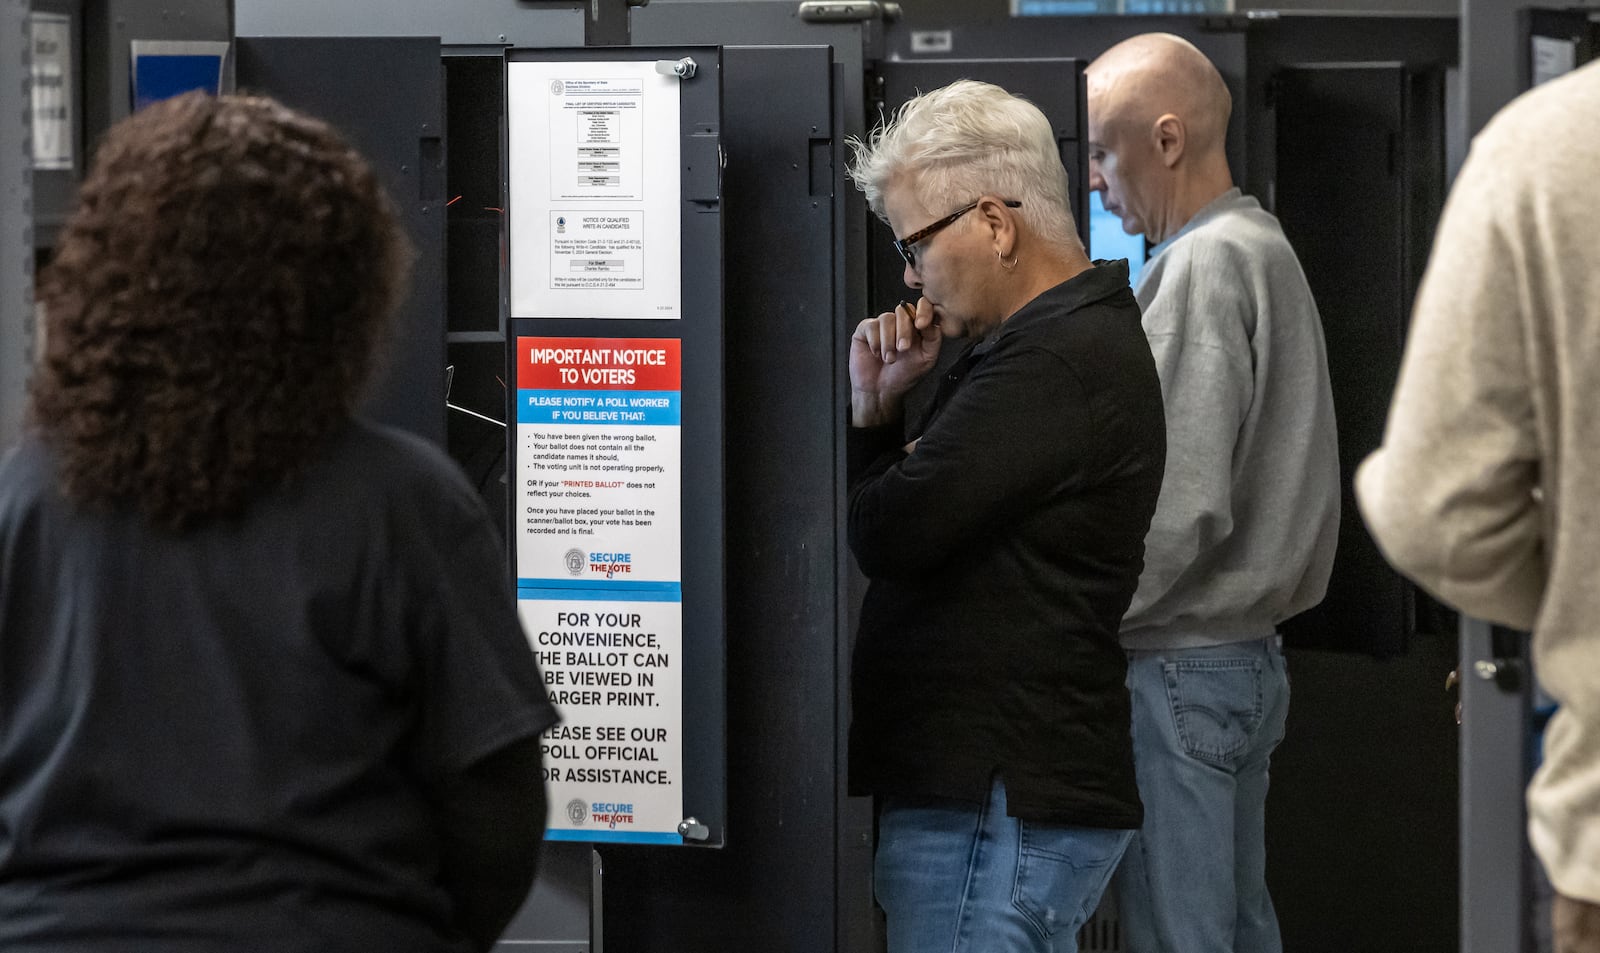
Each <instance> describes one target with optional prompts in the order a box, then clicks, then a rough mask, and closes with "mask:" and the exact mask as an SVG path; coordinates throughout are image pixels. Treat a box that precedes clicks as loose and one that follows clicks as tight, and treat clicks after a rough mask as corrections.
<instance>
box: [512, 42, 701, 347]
mask: <svg viewBox="0 0 1600 953" xmlns="http://www.w3.org/2000/svg"><path fill="white" fill-rule="evenodd" d="M679 83H680V80H678V78H677V77H675V76H664V75H662V74H661V73H658V72H656V69H655V63H654V61H651V60H638V61H621V62H572V63H560V62H541V61H513V62H511V63H510V64H508V66H507V72H506V95H507V108H508V126H507V129H508V154H509V160H510V176H509V201H510V226H509V227H510V233H511V260H510V268H509V271H510V273H511V316H512V317H514V318H565V317H583V318H677V317H681V316H682V310H683V289H682V284H683V280H682V267H683V262H682V254H681V251H680V231H681V222H682V185H681V172H680V168H679V162H678V159H679V138H680V136H681V130H680V129H679V113H680V109H679V102H678V97H679Z"/></svg>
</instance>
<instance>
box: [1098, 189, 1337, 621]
mask: <svg viewBox="0 0 1600 953" xmlns="http://www.w3.org/2000/svg"><path fill="white" fill-rule="evenodd" d="M1135 295H1136V297H1137V298H1138V299H1139V305H1140V307H1141V308H1142V309H1143V310H1144V330H1145V335H1146V336H1147V337H1148V338H1149V339H1150V349H1151V351H1152V352H1154V354H1155V358H1156V370H1157V372H1158V373H1159V374H1160V375H1161V392H1162V397H1163V399H1164V400H1165V401H1166V408H1167V467H1166V476H1165V479H1164V481H1163V482H1162V485H1161V499H1160V502H1159V503H1158V504H1157V505H1156V513H1155V518H1154V520H1152V522H1151V524H1150V534H1149V536H1147V537H1146V539H1145V568H1144V573H1143V575H1141V576H1140V577H1139V589H1138V592H1136V593H1135V594H1134V597H1133V604H1132V606H1130V607H1129V609H1128V613H1127V615H1126V616H1125V617H1124V619H1123V623H1122V643H1123V645H1124V646H1125V647H1127V648H1134V649H1152V648H1186V647H1198V646H1208V645H1223V644H1226V643H1229V642H1237V641H1241V640H1243V639H1252V638H1262V637H1264V636H1267V635H1271V634H1272V632H1273V631H1274V629H1275V627H1276V625H1277V624H1278V623H1279V622H1281V621H1283V620H1284V619H1286V618H1288V617H1289V616H1292V615H1294V614H1295V613H1297V612H1301V611H1303V610H1305V609H1308V608H1310V607H1311V606H1314V605H1316V604H1317V603H1318V602H1320V601H1321V600H1322V596H1323V594H1324V593H1325V592H1326V591H1327V587H1328V575H1329V573H1330V571H1331V570H1332V567H1333V553H1334V548H1335V545H1336V543H1337V537H1338V528H1339V452H1338V445H1337V442H1336V439H1335V433H1334V418H1333V393H1332V390H1331V388H1330V385H1329V382H1328V359H1327V352H1326V348H1325V346H1324V344H1323V340H1322V323H1321V321H1320V320H1319V318H1318V317H1317V306H1316V303H1315V302H1314V301H1312V299H1311V289H1310V288H1309V287H1307V285H1306V278H1305V274H1304V273H1303V272H1302V271H1301V270H1300V262H1299V261H1298V260H1297V259H1296V258H1295V256H1294V250H1293V249H1291V248H1290V247H1289V242H1288V239H1286V238H1284V235H1283V229H1282V228H1280V227H1279V225H1278V220H1277V219H1276V218H1274V217H1273V216H1272V215H1271V214H1270V213H1268V212H1266V211H1265V210H1263V209H1262V208H1261V205H1260V203H1258V202H1257V201H1256V200H1255V199H1253V198H1251V197H1249V196H1246V195H1243V194H1241V193H1240V191H1239V190H1238V189H1232V190H1230V191H1228V192H1226V193H1224V194H1223V195H1221V196H1219V197H1218V198H1217V199H1215V200H1214V201H1212V202H1211V203H1210V204H1209V205H1207V206H1206V207H1205V208H1203V209H1201V210H1200V211H1199V212H1198V213H1196V215H1195V216H1194V218H1192V219H1190V220H1189V223H1188V224H1187V225H1185V226H1184V227H1183V229H1182V230H1180V231H1179V232H1178V233H1177V234H1176V235H1174V236H1172V237H1171V238H1170V239H1168V240H1167V241H1165V242H1163V243H1161V244H1160V245H1158V246H1157V247H1156V249H1155V251H1154V253H1153V255H1152V257H1151V260H1150V263H1149V264H1148V265H1146V266H1145V269H1144V274H1143V275H1142V276H1141V280H1140V282H1139V287H1138V289H1137V290H1136V292H1135Z"/></svg>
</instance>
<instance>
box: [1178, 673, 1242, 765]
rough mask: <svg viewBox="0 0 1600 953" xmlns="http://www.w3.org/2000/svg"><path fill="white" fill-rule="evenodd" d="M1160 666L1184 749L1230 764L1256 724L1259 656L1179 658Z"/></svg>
mask: <svg viewBox="0 0 1600 953" xmlns="http://www.w3.org/2000/svg"><path fill="white" fill-rule="evenodd" d="M1161 668H1162V673H1163V674H1164V675H1165V677H1166V683H1167V702H1168V704H1169V705H1171V707H1172V721H1173V726H1174V727H1175V728H1176V729H1177V732H1178V741H1179V743H1180V744H1182V745H1183V750H1184V752H1185V753H1187V754H1188V755H1189V757H1191V758H1195V759H1198V760H1200V761H1204V762H1207V763H1208V764H1215V765H1218V766H1220V767H1229V766H1231V765H1232V763H1233V759H1234V758H1236V757H1237V756H1238V755H1239V754H1240V753H1242V752H1243V751H1244V750H1245V748H1246V747H1248V746H1249V744H1250V739H1251V738H1252V737H1253V736H1254V735H1255V733H1256V730H1257V729H1258V728H1260V727H1261V660H1260V659H1257V658H1220V659H1180V660H1178V661H1176V662H1167V663H1166V664H1164V665H1163V666H1162V667H1161Z"/></svg>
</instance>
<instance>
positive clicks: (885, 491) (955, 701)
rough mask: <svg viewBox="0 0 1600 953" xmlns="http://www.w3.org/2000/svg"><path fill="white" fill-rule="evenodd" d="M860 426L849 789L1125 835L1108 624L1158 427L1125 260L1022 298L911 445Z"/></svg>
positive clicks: (1121, 681) (963, 362) (1147, 512)
mask: <svg viewBox="0 0 1600 953" xmlns="http://www.w3.org/2000/svg"><path fill="white" fill-rule="evenodd" d="M903 433H904V432H903V426H902V424H901V423H899V422H895V423H893V424H890V425H887V426H883V427H874V428H851V430H850V435H849V466H850V475H851V481H850V514H849V539H850V547H851V550H852V551H853V552H854V554H855V557H856V561H857V563H858V564H859V565H860V567H861V569H862V571H863V572H864V573H865V574H866V575H867V577H868V578H869V579H870V581H871V582H870V585H869V586H868V589H867V593H866V598H865V601H864V603H863V606H862V610H861V624H860V627H859V629H858V632H857V637H856V646H855V656H854V664H853V671H852V692H853V696H852V706H853V715H854V717H853V721H852V724H851V730H850V788H851V791H852V793H855V794H875V795H879V796H888V795H932V796H940V797H950V798H958V799H963V800H969V801H973V802H982V801H983V800H984V799H985V798H986V796H987V794H988V790H989V784H990V779H991V778H992V777H993V776H994V775H996V774H998V775H999V776H1000V777H1002V778H1003V779H1004V781H1005V784H1006V801H1007V809H1008V812H1009V813H1010V814H1012V815H1013V816H1016V817H1020V818H1024V819H1027V820H1033V821H1040V822H1046V823H1058V824H1074V825H1082V826H1088V827H1112V828H1133V827H1137V826H1138V825H1139V823H1140V821H1141V819H1142V815H1143V812H1142V808H1141V805H1140V802H1139V795H1138V791H1137V788H1136V785H1135V782H1134V774H1133V753H1132V747H1131V741H1130V738H1129V706H1128V695H1127V688H1126V686H1125V678H1126V670H1127V661H1126V658H1125V656H1124V654H1123V652H1122V649H1121V648H1120V647H1119V646H1118V644H1117V626H1118V624H1119V622H1120V620H1121V618H1122V614H1123V613H1124V612H1125V611H1126V610H1127V608H1128V603H1129V601H1130V600H1131V599H1132V597H1133V592H1134V588H1135V586H1136V585H1137V583H1138V580H1139V573H1140V570H1141V568H1142V567H1143V562H1144V559H1143V556H1144V537H1145V533H1146V531H1147V530H1148V529H1149V526H1150V517H1151V514H1152V513H1153V512H1154V510H1155V506H1156V498H1157V495H1158V494H1159V493H1160V489H1161V474H1162V467H1163V464H1164V462H1165V455H1166V424H1165V418H1164V415H1163V410H1162V404H1161V385H1160V381H1159V380H1158V378H1157V376H1156V368H1155V362H1154V360H1153V359H1152V357H1151V353H1150V347H1149V344H1148V342H1147V341H1146V339H1145V336H1144V331H1143V329H1142V328H1141V326H1140V322H1139V307H1138V304H1137V303H1136V302H1135V301H1134V298H1133V294H1132V292H1131V291H1130V290H1129V289H1128V274H1127V266H1126V264H1125V263H1123V262H1113V263H1106V262H1097V263H1096V267H1094V268H1091V269H1089V270H1087V271H1085V272H1083V273H1081V274H1079V275H1076V276H1074V277H1073V278H1071V279H1069V280H1067V281H1065V282H1063V283H1061V284H1059V285H1057V286H1056V287H1054V288H1052V289H1050V290H1049V291H1046V292H1044V293H1043V294H1041V295H1039V296H1038V297H1037V298H1035V299H1034V300H1033V301H1031V302H1029V303H1028V304H1027V305H1025V306H1024V307H1023V308H1021V309H1020V310H1019V311H1017V312H1016V313H1015V314H1013V315H1012V316H1011V317H1010V318H1008V319H1007V320H1006V321H1005V322H1003V323H1002V324H1001V325H1000V327H999V328H997V329H995V330H994V331H993V332H991V333H990V334H989V335H988V336H987V337H986V338H984V339H983V340H982V341H980V342H977V343H976V344H975V345H973V346H971V347H970V348H969V349H968V351H967V353H966V354H965V355H963V357H962V358H961V359H960V360H958V361H956V362H955V364H954V365H953V366H952V368H951V370H950V371H949V372H948V373H947V374H946V375H945V377H944V379H943V380H942V381H940V386H939V390H938V393H937V395H936V397H935V398H934V405H933V409H932V412H931V414H930V416H929V419H928V423H927V425H926V427H925V429H924V430H923V432H922V434H921V436H920V439H919V441H918V443H917V445H916V449H915V452H913V453H911V454H909V455H908V454H906V453H905V452H904V450H903V449H901V445H902V444H903V442H904V441H903Z"/></svg>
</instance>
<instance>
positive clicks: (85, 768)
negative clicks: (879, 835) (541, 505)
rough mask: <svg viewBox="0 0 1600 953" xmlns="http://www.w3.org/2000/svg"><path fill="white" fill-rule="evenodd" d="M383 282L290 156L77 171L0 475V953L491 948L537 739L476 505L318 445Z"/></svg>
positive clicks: (514, 891) (184, 135) (160, 144)
mask: <svg viewBox="0 0 1600 953" xmlns="http://www.w3.org/2000/svg"><path fill="white" fill-rule="evenodd" d="M409 256H410V251H409V246H408V244H407V242H406V240H405V238H404V235H403V233H402V232H401V230H400V227H399V225H398V224H397V222H396V220H395V217H394V215H393V212H392V211H391V209H390V206H389V203H388V201H387V199H386V198H385V196H384V194H383V190H382V188H381V186H380V185H379V183H378V180H377V178H376V176H375V175H374V174H373V172H372V170H371V169H370V168H369V167H368V165H367V164H366V162H365V161H364V160H363V159H362V158H361V157H360V156H359V155H358V154H357V153H356V152H355V151H354V150H353V149H352V148H351V147H350V146H349V145H348V144H347V143H345V142H344V141H343V140H342V139H341V138H340V137H339V136H338V135H337V134H336V133H335V132H334V131H333V130H332V129H330V128H329V127H328V126H327V125H325V124H324V123H322V122H319V121H317V120H315V119H312V118H309V117H307V116H304V115H301V114H299V113H296V112H294V111H292V110H290V109H288V108H286V107H284V106H282V105H281V104H279V103H276V102H274V101H272V100H270V99H266V98H260V97H245V96H226V97H208V96H203V95H200V94H189V95H185V96H182V97H179V98H176V99H173V100H168V101H166V102H162V103H158V104H156V105H153V106H151V107H149V108H147V109H145V110H143V111H141V112H139V113H137V114H135V115H134V116H132V117H131V118H129V119H128V120H126V121H124V122H123V123H121V124H119V125H118V126H116V127H115V128H113V129H112V130H111V132H110V133H109V134H108V135H107V137H106V140H105V142H104V143H103V144H102V146H101V147H100V150H99V152H98V155H97V157H96V161H95V164H94V168H93V169H92V171H91V172H90V174H89V176H88V178H87V180H86V181H85V182H84V183H83V188H82V191H81V205H80V208H79V209H78V211H77V213H76V214H75V216H74V217H73V218H72V220H71V222H70V223H69V224H68V226H67V228H66V229H65V231H64V233H63V235H62V238H61V242H60V245H59V249H58V252H57V254H56V257H55V260H54V261H53V262H52V264H51V265H50V267H49V268H48V269H47V270H46V271H45V273H44V274H43V275H42V276H41V280H40V291H39V300H40V303H41V304H42V305H43V313H44V322H43V328H42V332H43V336H44V346H43V353H42V357H41V359H40V361H39V364H38V366H37V367H36V368H35V370H34V377H33V379H32V382H31V397H32V404H31V408H30V421H29V426H28V432H27V434H26V436H25V437H24V439H23V441H22V443H21V444H20V445H19V446H18V447H17V448H16V449H15V450H14V451H13V452H12V453H11V454H10V455H9V456H7V457H6V459H5V460H4V462H3V463H0V949H5V950H7V951H45V950H52V951H53V950H67V949H70V950H74V951H80V950H81V951H93V950H113V949H115V950H123V949H139V950H141V951H156V953H166V951H207V953H211V951H222V950H237V949H240V948H241V947H245V948H253V949H270V950H273V951H294V950H307V951H310V950H383V951H387V953H406V951H416V953H423V951H450V953H455V951H465V950H469V949H486V948H488V947H489V946H491V945H492V944H493V942H494V940H495V938H496V937H497V936H498V935H499V932H500V930H501V929H502V928H503V927H504V925H505V923H506V922H507V920H508V919H509V917H510V916H511V914H512V913H513V912H514V911H515V910H516V908H517V906H518V905H519V904H520V902H521V901H522V899H523V898H524V897H525V896H526V893H527V889H528V887H529V885H530V883H531V881H532V877H533V873H534V864H535V859H536V857H537V852H538V844H539V840H540V837H541V834H542V831H543V827H544V810H545V805H544V788H543V782H542V780H541V778H540V759H539V751H538V734H539V732H541V731H542V730H543V729H544V728H545V727H546V726H547V725H549V724H550V723H551V722H552V721H553V720H554V718H555V715H554V711H553V709H552V708H551V707H550V705H549V703H548V701H547V700H546V698H545V693H544V685H543V680H542V679H541V677H540V674H539V671H538V669H537V667H536V665H535V664H534V660H533V656H532V653H531V651H530V650H529V646H528V644H527V641H526V639H525V637H524V636H523V634H522V631H521V627H520V625H519V623H518V620H517V615H516V608H515V601H514V598H513V595H512V593H511V591H510V585H509V579H508V575H507V572H506V567H505V563H504V554H503V550H502V548H501V546H500V544H499V542H498V541H497V535H496V533H495V531H494V527H493V525H492V524H491V522H490V521H489V518H488V515H487V513H486V511H485V510H484V507H483V506H482V503H481V502H480V501H479V499H478V497H477V495H476V494H475V493H474V491H473V490H472V488H471V487H470V486H469V485H468V484H467V482H466V480H465V479H464V477H463V476H462V475H461V474H460V473H459V471H458V470H457V469H456V468H455V466H454V465H453V464H452V463H451V462H450V461H449V460H448V459H447V458H446V457H444V456H443V455H442V454H441V453H440V452H439V451H438V450H437V449H435V448H433V447H432V446H430V445H428V444H426V443H424V442H422V441H420V440H417V439H415V438H411V437H408V436H405V435H403V434H401V433H399V432H397V431H392V430H388V429H386V428H381V427H377V426H375V425H372V424H370V423H366V422H364V421H361V420H359V419H357V418H356V417H355V416H354V408H355V407H356V404H357V402H358V398H359V397H360V395H361V392H362V388H363V384H364V382H365V381H366V379H367V377H368V374H369V372H370V370H371V368H372V365H373V360H374V359H373V355H374V352H375V351H376V350H377V349H378V347H379V343H380V340H381V339H382V337H383V333H384V329H385V326H386V323H387V320H388V316H389V313H390V310H391V306H392V305H393V303H394V301H395V298H396V296H397V294H398V293H399V289H400V287H401V278H402V273H403V271H404V269H405V268H406V265H407V263H408V259H409Z"/></svg>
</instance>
